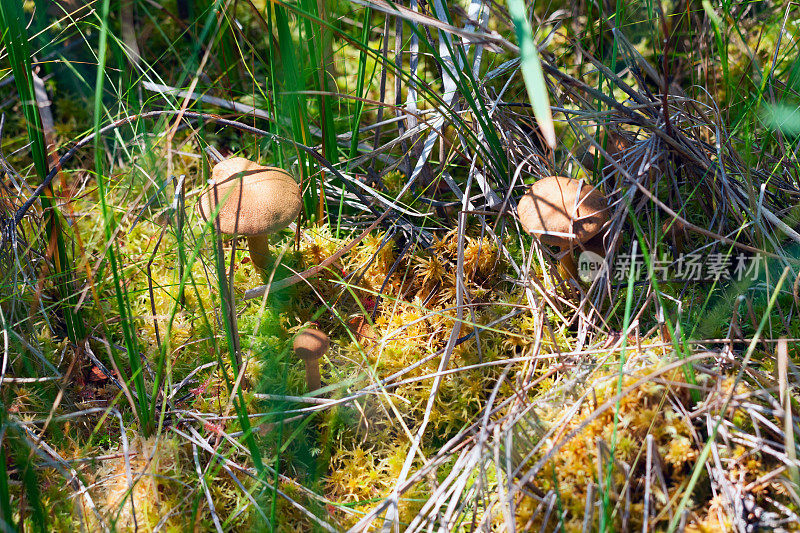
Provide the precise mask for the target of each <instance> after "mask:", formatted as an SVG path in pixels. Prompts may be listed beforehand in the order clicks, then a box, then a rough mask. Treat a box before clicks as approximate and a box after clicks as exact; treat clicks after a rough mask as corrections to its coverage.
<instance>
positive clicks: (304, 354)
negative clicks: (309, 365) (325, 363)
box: [293, 328, 330, 361]
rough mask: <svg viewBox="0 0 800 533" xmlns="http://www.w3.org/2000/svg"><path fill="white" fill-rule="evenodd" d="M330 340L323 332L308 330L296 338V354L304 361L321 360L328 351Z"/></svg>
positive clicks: (294, 346)
mask: <svg viewBox="0 0 800 533" xmlns="http://www.w3.org/2000/svg"><path fill="white" fill-rule="evenodd" d="M328 346H330V340H329V339H328V336H327V335H325V333H323V332H322V331H320V330H318V329H314V328H308V329H307V330H304V331H302V332H301V333H300V334H299V335H298V336H297V337H295V338H294V344H293V348H294V353H295V355H296V356H297V357H299V358H300V359H302V360H304V361H314V360H316V359H319V358H320V357H322V356H323V355H325V352H327V351H328Z"/></svg>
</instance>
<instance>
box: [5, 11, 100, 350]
mask: <svg viewBox="0 0 800 533" xmlns="http://www.w3.org/2000/svg"><path fill="white" fill-rule="evenodd" d="M0 28H4V31H3V35H2V36H3V42H4V43H5V45H6V50H7V51H8V57H9V61H10V63H11V68H12V71H13V73H14V82H15V84H16V87H17V92H18V93H19V97H20V101H21V103H22V110H23V114H24V117H25V123H26V126H27V131H28V139H29V140H30V143H31V153H32V156H33V163H34V166H35V168H36V174H37V175H38V177H39V179H40V180H42V181H44V179H45V177H46V176H47V174H48V171H49V168H48V164H47V144H46V142H45V138H44V131H43V129H42V121H41V117H40V115H39V108H38V107H37V105H36V96H35V93H34V86H33V78H32V77H31V56H30V51H29V46H28V38H27V30H26V27H25V18H24V14H23V13H22V10H21V6H20V4H19V3H17V2H0ZM40 201H41V204H42V208H43V210H44V212H45V213H46V217H45V221H46V222H45V224H46V227H45V230H46V235H47V238H48V243H53V242H54V243H55V249H54V250H52V257H53V264H54V268H55V276H54V283H55V285H56V288H57V289H58V292H59V295H60V297H61V305H60V307H61V311H62V313H63V315H64V320H65V322H66V325H67V335H68V337H69V339H70V340H71V341H72V342H73V343H75V344H77V345H80V344H81V342H82V341H83V339H84V338H85V337H86V333H85V328H84V323H83V318H82V316H81V313H80V312H76V311H74V309H75V305H76V299H75V292H74V291H73V290H72V275H71V270H70V268H69V266H68V265H70V264H71V263H70V261H69V260H68V257H67V246H66V242H65V239H64V234H63V233H62V224H61V219H60V212H59V209H58V206H57V205H56V202H55V200H54V197H53V192H52V189H51V188H50V187H48V188H47V189H46V191H45V193H44V194H43V195H42V196H41V197H40Z"/></svg>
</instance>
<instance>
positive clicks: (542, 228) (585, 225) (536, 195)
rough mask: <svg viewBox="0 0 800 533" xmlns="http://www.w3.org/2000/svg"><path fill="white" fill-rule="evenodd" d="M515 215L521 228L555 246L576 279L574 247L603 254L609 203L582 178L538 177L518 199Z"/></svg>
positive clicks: (571, 275)
mask: <svg viewBox="0 0 800 533" xmlns="http://www.w3.org/2000/svg"><path fill="white" fill-rule="evenodd" d="M517 215H518V216H519V220H520V223H521V224H522V227H523V228H524V229H525V231H527V232H528V233H530V234H531V235H533V236H534V238H535V239H538V240H539V241H540V242H542V243H544V244H548V245H550V246H554V247H556V248H558V250H559V252H560V258H559V262H560V263H561V266H562V268H563V269H564V271H565V272H566V274H567V276H569V277H570V278H572V279H574V280H577V279H578V269H577V267H576V265H575V258H574V257H573V255H574V252H575V250H576V249H579V250H590V251H592V252H595V253H598V251H600V252H603V253H601V254H600V255H605V253H604V243H603V237H604V234H603V233H601V230H603V228H604V226H605V225H606V224H607V223H608V221H609V216H608V203H607V201H606V198H605V196H603V195H602V194H601V193H600V191H598V190H597V189H595V188H594V187H592V186H591V185H589V184H588V183H585V182H584V181H583V180H576V179H573V178H565V177H562V176H549V177H546V178H543V179H540V180H539V181H537V182H536V183H534V184H533V186H531V188H530V190H529V191H528V192H527V193H525V195H524V196H523V197H522V198H521V199H520V201H519V204H518V205H517Z"/></svg>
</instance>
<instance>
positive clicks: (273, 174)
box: [199, 157, 302, 236]
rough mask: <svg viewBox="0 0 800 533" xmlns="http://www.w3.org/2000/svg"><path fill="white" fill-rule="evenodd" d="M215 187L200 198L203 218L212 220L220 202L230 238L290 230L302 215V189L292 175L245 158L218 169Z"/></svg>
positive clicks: (221, 222) (222, 222) (214, 172)
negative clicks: (286, 228) (295, 220)
mask: <svg viewBox="0 0 800 533" xmlns="http://www.w3.org/2000/svg"><path fill="white" fill-rule="evenodd" d="M211 178H212V182H213V183H212V186H211V187H210V188H209V190H208V191H206V192H205V193H204V194H203V195H202V196H201V197H200V205H199V207H200V214H201V216H202V217H203V219H205V220H208V219H209V216H210V215H211V213H213V212H214V210H215V209H216V205H217V203H218V202H224V204H223V205H222V207H221V208H220V210H219V216H218V219H219V230H220V231H221V232H223V233H227V234H229V235H234V234H237V235H249V236H250V235H265V234H268V233H274V232H276V231H278V230H280V229H283V228H285V227H286V226H288V225H289V224H290V223H291V222H292V221H293V220H294V219H295V218H297V215H298V214H299V213H300V208H301V207H302V201H301V197H300V188H299V187H298V186H297V182H295V181H294V178H292V175H291V174H289V173H288V172H286V171H285V170H282V169H280V168H275V167H265V166H261V165H259V164H258V163H254V162H253V161H250V160H248V159H245V158H243V157H232V158H230V159H226V160H225V161H222V162H220V163H217V164H216V165H215V166H214V169H213V170H212V173H211Z"/></svg>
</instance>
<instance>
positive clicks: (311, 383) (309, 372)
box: [306, 359, 322, 391]
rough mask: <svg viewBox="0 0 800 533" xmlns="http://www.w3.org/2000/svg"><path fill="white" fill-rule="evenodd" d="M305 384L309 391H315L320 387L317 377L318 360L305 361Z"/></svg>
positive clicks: (320, 383)
mask: <svg viewBox="0 0 800 533" xmlns="http://www.w3.org/2000/svg"><path fill="white" fill-rule="evenodd" d="M306 384H308V390H309V391H315V390H317V389H318V388H320V387H321V386H322V382H321V380H320V377H319V359H306Z"/></svg>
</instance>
